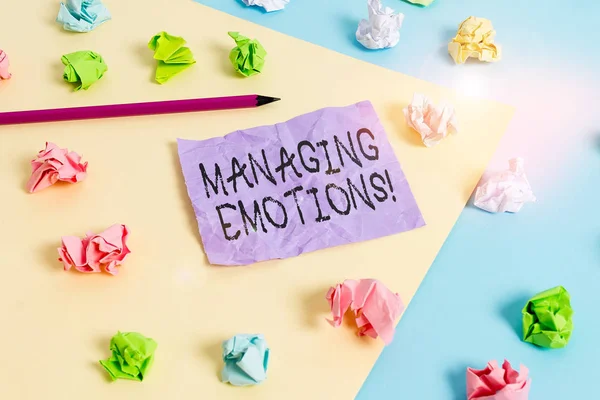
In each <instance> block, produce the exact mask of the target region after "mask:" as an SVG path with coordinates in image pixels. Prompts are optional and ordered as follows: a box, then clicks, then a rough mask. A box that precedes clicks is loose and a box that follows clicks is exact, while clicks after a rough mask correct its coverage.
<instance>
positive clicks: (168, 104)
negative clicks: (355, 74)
mask: <svg viewBox="0 0 600 400" xmlns="http://www.w3.org/2000/svg"><path fill="white" fill-rule="evenodd" d="M277 100H281V99H278V98H276V97H268V96H261V95H258V94H250V95H245V96H230V97H214V98H206V99H188V100H170V101H154V102H148V103H130V104H111V105H105V106H89V107H74V108H57V109H48V110H31V111H11V112H5V113H0V125H14V124H30V123H36V122H55V121H74V120H81V119H96V118H117V117H132V116H138V115H153V114H175V113H185V112H196V111H214V110H229V109H234V108H250V107H260V106H262V105H265V104H269V103H272V102H274V101H277Z"/></svg>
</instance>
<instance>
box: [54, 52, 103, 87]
mask: <svg viewBox="0 0 600 400" xmlns="http://www.w3.org/2000/svg"><path fill="white" fill-rule="evenodd" d="M61 61H62V63H63V64H64V65H65V69H64V72H63V79H64V80H65V81H67V82H72V83H78V85H77V86H75V88H74V89H73V90H74V91H78V90H81V89H83V90H88V89H89V88H90V86H92V85H93V84H94V83H95V82H96V81H98V80H99V79H100V78H102V76H104V73H105V72H106V71H107V70H108V66H107V65H106V63H105V62H104V59H103V58H102V56H101V55H100V54H98V53H95V52H93V51H88V50H84V51H76V52H74V53H69V54H65V55H64V56H62V58H61Z"/></svg>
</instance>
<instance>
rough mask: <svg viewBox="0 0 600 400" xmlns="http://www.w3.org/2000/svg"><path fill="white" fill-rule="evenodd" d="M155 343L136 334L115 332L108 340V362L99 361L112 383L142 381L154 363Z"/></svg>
mask: <svg viewBox="0 0 600 400" xmlns="http://www.w3.org/2000/svg"><path fill="white" fill-rule="evenodd" d="M157 346H158V345H157V343H156V342H155V341H154V340H152V339H150V338H147V337H145V336H144V335H142V334H140V333H136V332H125V333H121V332H117V334H116V335H115V336H113V337H112V339H111V340H110V350H111V351H112V356H111V357H110V358H109V359H108V360H100V364H101V365H102V366H103V367H104V369H106V372H108V374H109V375H110V377H111V379H112V380H113V381H114V380H116V379H130V380H134V381H143V380H144V377H145V376H146V373H147V372H148V371H149V370H150V367H151V366H152V363H153V362H154V352H155V351H156V347H157Z"/></svg>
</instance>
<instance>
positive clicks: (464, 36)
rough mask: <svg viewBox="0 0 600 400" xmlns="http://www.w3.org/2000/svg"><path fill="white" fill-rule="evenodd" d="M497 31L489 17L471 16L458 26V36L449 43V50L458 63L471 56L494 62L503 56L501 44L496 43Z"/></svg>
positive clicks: (462, 62)
mask: <svg viewBox="0 0 600 400" xmlns="http://www.w3.org/2000/svg"><path fill="white" fill-rule="evenodd" d="M494 36H496V31H495V30H494V27H493V26H492V22H491V21H490V20H489V19H485V18H477V17H469V18H467V19H465V20H464V21H463V22H462V23H461V24H460V25H459V27H458V32H457V33H456V36H455V37H454V39H452V41H451V42H450V43H448V52H449V53H450V55H451V56H452V58H453V59H454V61H455V62H456V63H457V64H464V62H465V61H467V58H469V57H477V58H478V59H479V61H486V62H494V61H499V60H500V57H501V52H500V46H499V45H496V44H495V43H494Z"/></svg>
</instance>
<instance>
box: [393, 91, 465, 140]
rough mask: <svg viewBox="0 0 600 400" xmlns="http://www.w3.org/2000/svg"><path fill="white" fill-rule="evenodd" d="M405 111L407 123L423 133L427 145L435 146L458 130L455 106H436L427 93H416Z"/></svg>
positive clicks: (422, 137)
mask: <svg viewBox="0 0 600 400" xmlns="http://www.w3.org/2000/svg"><path fill="white" fill-rule="evenodd" d="M403 111H404V117H405V118H406V123H407V124H408V126H409V127H411V128H413V129H414V130H415V131H417V132H418V133H419V134H420V135H421V140H423V144H424V145H425V146H427V147H433V146H435V145H436V144H438V143H439V142H440V141H441V140H442V139H444V138H445V137H447V136H449V135H450V134H452V133H457V132H458V123H457V120H456V114H455V111H454V108H452V107H450V106H448V105H444V106H436V105H435V104H433V103H432V102H431V100H429V98H428V97H427V96H425V95H422V94H419V93H415V94H414V95H413V99H412V101H411V103H410V104H409V105H408V106H406V108H404V110H403Z"/></svg>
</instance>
